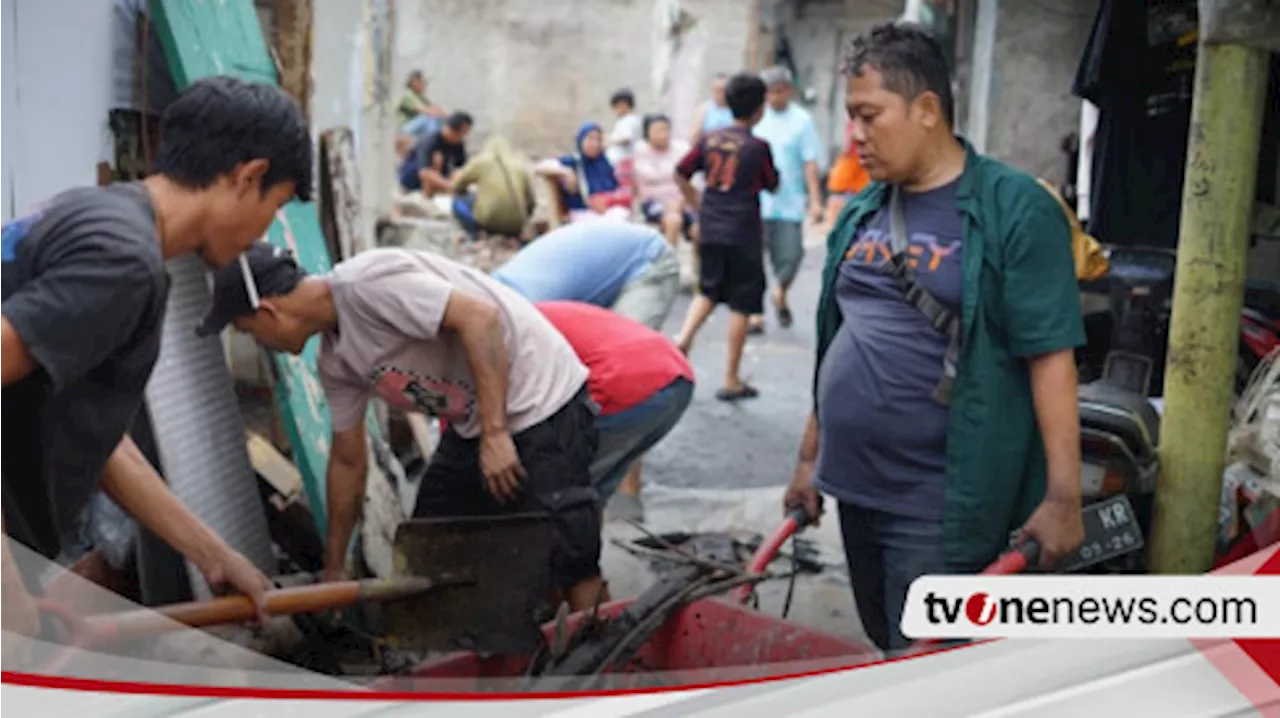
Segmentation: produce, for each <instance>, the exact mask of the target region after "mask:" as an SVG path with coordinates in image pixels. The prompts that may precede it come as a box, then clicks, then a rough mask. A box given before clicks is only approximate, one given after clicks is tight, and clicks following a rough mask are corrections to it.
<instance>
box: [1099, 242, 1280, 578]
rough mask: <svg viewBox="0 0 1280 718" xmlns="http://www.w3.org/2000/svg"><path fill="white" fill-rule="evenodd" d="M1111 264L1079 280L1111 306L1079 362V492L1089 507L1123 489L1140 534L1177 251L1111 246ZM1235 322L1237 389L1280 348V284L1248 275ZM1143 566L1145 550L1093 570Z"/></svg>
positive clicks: (1151, 485) (1156, 434) (1146, 514)
mask: <svg viewBox="0 0 1280 718" xmlns="http://www.w3.org/2000/svg"><path fill="white" fill-rule="evenodd" d="M1109 260H1110V265H1111V266H1110V270H1109V272H1108V274H1107V276H1106V277H1104V278H1103V279H1102V280H1099V281H1098V282H1093V283H1090V285H1089V286H1085V285H1082V290H1083V291H1085V292H1088V291H1090V290H1091V289H1092V290H1094V291H1095V293H1099V294H1105V295H1106V296H1107V300H1108V301H1107V303H1108V305H1109V311H1107V312H1104V313H1094V314H1092V315H1091V316H1089V317H1086V328H1087V331H1088V333H1089V346H1088V347H1086V349H1085V351H1084V352H1083V354H1084V357H1085V359H1084V361H1082V368H1081V374H1082V382H1086V383H1082V385H1081V387H1080V398H1079V402H1080V405H1079V406H1080V439H1081V463H1082V476H1081V482H1082V483H1081V488H1082V497H1083V500H1084V502H1085V503H1086V504H1089V503H1093V502H1097V501H1102V500H1105V499H1107V498H1109V497H1112V496H1115V495H1116V494H1121V493H1123V494H1125V495H1126V496H1128V498H1129V500H1130V503H1131V504H1132V505H1133V509H1134V513H1135V514H1136V515H1137V518H1138V522H1139V524H1140V526H1141V528H1142V531H1143V535H1144V536H1146V535H1149V534H1148V531H1149V530H1150V527H1151V514H1152V508H1153V506H1154V499H1155V485H1156V478H1157V475H1158V474H1159V469H1160V466H1159V457H1158V455H1157V452H1156V447H1157V446H1158V445H1159V442H1160V414H1159V411H1158V410H1157V408H1156V406H1155V404H1154V403H1153V402H1152V401H1151V399H1152V398H1154V397H1158V396H1159V394H1160V391H1161V388H1162V387H1163V385H1164V366H1165V360H1166V353H1167V347H1168V339H1169V338H1168V332H1169V318H1170V314H1171V309H1172V305H1173V279H1174V271H1175V255H1174V252H1173V251H1172V250H1165V249H1157V248H1148V247H1124V248H1118V247H1113V248H1111V249H1110V253H1109ZM1099 289H1101V290H1103V291H1099ZM1240 323H1241V326H1240V342H1239V348H1238V352H1237V365H1236V376H1235V391H1236V393H1237V394H1239V393H1240V392H1242V391H1243V389H1244V387H1245V386H1246V385H1247V384H1248V381H1249V378H1250V376H1251V375H1252V374H1253V372H1254V370H1255V369H1256V367H1257V366H1258V364H1259V362H1260V361H1261V360H1262V358H1263V357H1265V356H1266V355H1267V354H1268V353H1269V352H1270V351H1271V350H1272V349H1274V348H1275V347H1276V346H1278V345H1280V286H1278V285H1276V283H1274V282H1265V281H1260V280H1250V281H1249V282H1248V283H1247V284H1246V292H1245V300H1244V307H1243V308H1242V310H1241V318H1240ZM1090 379H1091V381H1090ZM1145 570H1146V552H1145V550H1143V551H1139V552H1134V553H1131V554H1128V555H1125V556H1121V557H1119V558H1117V559H1115V560H1112V561H1108V562H1105V563H1103V564H1100V565H1098V566H1096V567H1094V571H1095V572H1101V573H1141V572H1144V571H1145Z"/></svg>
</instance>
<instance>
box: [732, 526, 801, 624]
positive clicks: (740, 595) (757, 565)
mask: <svg viewBox="0 0 1280 718" xmlns="http://www.w3.org/2000/svg"><path fill="white" fill-rule="evenodd" d="M814 518H816V517H814V516H810V515H809V512H808V510H806V509H805V508H804V507H803V506H797V507H795V508H793V509H791V511H789V512H788V513H787V517H786V518H785V519H783V520H782V525H781V526H779V527H778V528H776V529H774V531H773V533H772V534H769V536H768V538H766V539H765V540H764V541H763V542H761V544H760V548H757V549H756V552H755V553H754V554H752V555H751V561H750V562H748V563H747V573H748V574H753V573H764V570H765V569H766V568H768V566H769V563H770V562H771V561H773V559H774V557H776V556H777V555H778V551H779V550H781V549H782V544H784V543H786V542H787V539H789V538H791V536H792V535H793V534H795V533H796V532H797V531H799V530H801V529H803V528H805V527H806V526H808V525H809V524H811V523H813V521H814ZM751 589H752V586H751V585H750V584H743V585H741V586H738V587H737V588H735V589H733V591H732V592H731V593H730V594H729V597H730V598H732V599H733V600H734V601H736V602H738V603H746V602H747V599H748V598H750V596H751Z"/></svg>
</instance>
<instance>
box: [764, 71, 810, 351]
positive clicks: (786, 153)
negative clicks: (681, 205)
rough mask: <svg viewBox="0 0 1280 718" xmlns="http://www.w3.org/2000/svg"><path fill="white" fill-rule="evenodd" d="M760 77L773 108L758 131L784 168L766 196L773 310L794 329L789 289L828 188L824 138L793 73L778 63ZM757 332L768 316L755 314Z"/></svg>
mask: <svg viewBox="0 0 1280 718" xmlns="http://www.w3.org/2000/svg"><path fill="white" fill-rule="evenodd" d="M760 77H761V79H763V80H764V83H765V85H766V86H767V87H768V95H767V99H768V107H767V108H766V109H765V112H764V117H763V118H761V119H760V123H759V124H757V125H756V126H755V129H754V130H753V131H754V133H755V135H756V137H759V138H760V139H762V140H764V141H766V142H768V143H769V149H770V150H771V151H772V152H773V164H774V166H775V167H777V168H778V188H777V189H776V190H774V191H772V192H765V193H764V194H762V195H761V197H760V212H761V216H762V217H763V218H764V247H765V251H767V252H768V253H769V263H770V265H772V267H773V279H774V281H775V282H777V285H776V286H775V287H774V288H773V308H774V310H775V311H776V312H777V313H778V324H779V325H781V326H782V327H789V326H791V319H792V317H791V308H790V306H789V305H788V304H787V291H788V290H790V289H791V283H792V282H794V281H795V279H796V274H797V273H798V272H799V271H800V262H801V260H803V259H804V221H805V215H806V212H807V214H808V216H809V218H810V219H812V220H813V222H814V223H815V224H817V223H818V222H820V221H821V220H822V188H821V185H820V184H819V181H818V170H819V165H820V164H821V158H822V142H821V141H819V140H818V131H817V129H815V127H814V124H813V117H812V116H810V114H809V111H808V110H806V109H804V108H803V107H800V106H799V105H797V104H795V103H794V102H792V101H791V97H792V95H793V94H794V91H795V88H794V87H793V85H792V78H791V71H790V70H788V69H787V68H785V67H782V66H775V67H770V68H768V69H766V70H765V71H764V72H762V73H760ZM751 330H752V332H753V333H755V332H760V331H763V330H764V316H763V315H756V316H753V317H752V318H751Z"/></svg>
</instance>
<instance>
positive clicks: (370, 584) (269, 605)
mask: <svg viewBox="0 0 1280 718" xmlns="http://www.w3.org/2000/svg"><path fill="white" fill-rule="evenodd" d="M431 586H432V582H431V581H428V580H426V579H389V580H372V581H335V582H332V583H321V584H315V585H311V586H298V587H295V588H279V589H275V590H272V591H267V593H266V596H265V603H266V606H265V608H266V612H267V614H269V615H272V616H283V615H290V614H294V613H309V612H313V611H325V610H332V609H336V608H345V607H347V606H351V605H354V604H356V603H359V602H361V601H387V600H393V599H396V598H402V597H405V596H409V595H413V594H415V593H420V592H422V591H425V590H427V589H429V588H431ZM257 616H258V611H257V608H256V607H254V605H253V601H252V600H250V599H249V597H247V596H226V597H223V598H215V599H213V600H211V601H192V602H189V603H175V604H171V605H168V606H160V607H157V608H155V609H154V610H152V609H142V610H137V611H126V612H123V613H115V614H107V615H102V616H93V617H87V618H85V619H84V621H83V623H82V625H81V630H85V631H87V632H88V633H89V634H90V635H91V636H92V637H93V639H94V640H112V639H117V638H127V637H136V636H145V635H151V634H156V633H164V632H166V631H171V630H174V629H175V628H177V627H179V624H180V625H186V626H192V627H200V626H215V625H220V624H226V623H242V622H245V621H251V620H253V619H254V618H257ZM175 622H176V623H175Z"/></svg>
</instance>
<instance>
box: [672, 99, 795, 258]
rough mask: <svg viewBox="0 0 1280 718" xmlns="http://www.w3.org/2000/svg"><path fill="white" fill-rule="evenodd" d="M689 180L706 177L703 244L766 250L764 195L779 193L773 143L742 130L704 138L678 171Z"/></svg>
mask: <svg viewBox="0 0 1280 718" xmlns="http://www.w3.org/2000/svg"><path fill="white" fill-rule="evenodd" d="M676 172H679V173H680V175H681V176H683V177H684V178H685V179H690V178H692V177H693V176H694V175H695V174H697V173H698V172H705V173H706V189H705V190H704V191H703V193H702V206H701V207H700V208H699V210H698V241H699V242H702V243H704V244H719V245H736V246H739V247H746V248H752V249H761V248H762V246H763V245H762V243H763V241H764V223H763V222H762V221H761V219H760V192H761V191H770V192H771V191H773V190H775V189H777V188H778V171H777V170H776V169H775V168H774V166H773V156H772V155H771V154H770V153H769V143H767V142H765V141H764V140H762V139H760V138H759V137H756V136H754V135H752V134H751V131H750V130H748V129H746V128H744V127H742V126H741V125H736V124H734V125H730V126H728V127H725V128H723V129H719V130H716V131H715V132H712V133H711V134H709V135H707V136H706V137H703V138H702V139H701V140H700V141H699V142H698V144H697V145H695V146H694V147H693V148H692V149H690V150H689V152H688V154H686V155H685V156H684V158H683V159H681V160H680V163H679V164H678V165H676Z"/></svg>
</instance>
